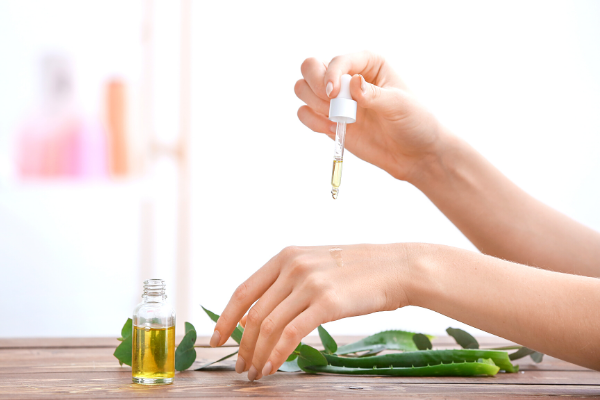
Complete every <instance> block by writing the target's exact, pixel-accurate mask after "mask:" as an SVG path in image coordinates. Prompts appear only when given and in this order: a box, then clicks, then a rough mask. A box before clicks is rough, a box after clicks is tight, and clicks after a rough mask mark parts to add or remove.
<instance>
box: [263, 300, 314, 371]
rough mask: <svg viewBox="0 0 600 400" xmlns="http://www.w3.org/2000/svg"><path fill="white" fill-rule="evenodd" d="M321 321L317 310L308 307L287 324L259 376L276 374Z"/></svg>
mask: <svg viewBox="0 0 600 400" xmlns="http://www.w3.org/2000/svg"><path fill="white" fill-rule="evenodd" d="M323 320H324V318H323V316H322V312H321V310H320V309H319V308H317V307H309V308H307V309H306V310H305V311H304V312H303V313H301V314H300V315H298V316H297V317H296V318H294V320H292V322H290V323H289V324H287V326H286V327H285V329H284V330H283V332H282V333H281V336H280V338H279V341H278V342H277V344H276V345H275V347H274V348H273V350H272V351H271V353H270V355H269V357H268V360H267V361H266V363H265V366H264V367H263V369H262V371H261V374H262V375H263V376H267V375H271V374H274V373H275V372H277V370H278V369H279V368H280V367H281V366H282V365H283V363H284V362H285V360H286V359H287V358H288V357H289V356H290V354H292V352H293V351H294V350H295V349H296V347H298V344H299V343H300V341H302V339H304V338H305V337H306V336H308V335H309V334H310V333H311V332H312V331H314V330H315V329H316V328H317V327H318V326H319V325H320V324H321V323H323V322H324V321H323ZM257 351H258V346H257ZM257 354H258V353H257ZM269 363H270V365H269Z"/></svg>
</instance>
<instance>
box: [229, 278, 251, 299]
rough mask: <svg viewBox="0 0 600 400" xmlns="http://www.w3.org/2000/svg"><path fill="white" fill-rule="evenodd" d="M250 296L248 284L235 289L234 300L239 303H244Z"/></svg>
mask: <svg viewBox="0 0 600 400" xmlns="http://www.w3.org/2000/svg"><path fill="white" fill-rule="evenodd" d="M247 295H248V284H247V283H246V282H244V283H242V284H241V285H240V286H238V287H237V289H235V292H233V299H234V300H235V301H238V302H242V301H244V300H245V299H246V296H247Z"/></svg>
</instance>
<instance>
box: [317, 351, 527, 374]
mask: <svg viewBox="0 0 600 400" xmlns="http://www.w3.org/2000/svg"><path fill="white" fill-rule="evenodd" d="M480 358H482V359H491V360H492V361H494V364H495V365H496V366H498V367H499V368H500V369H503V370H505V371H506V372H517V371H518V370H519V367H518V366H516V365H512V364H511V362H510V360H509V358H508V353H507V352H505V351H496V350H478V349H461V350H419V351H407V352H403V353H392V354H384V355H382V356H373V357H339V356H337V355H330V354H325V359H326V360H327V362H328V363H329V364H330V365H333V366H338V367H348V368H373V367H377V368H387V367H390V366H393V367H394V368H396V367H400V368H408V367H425V366H428V365H432V366H433V365H437V364H451V363H464V362H477V360H479V359H480Z"/></svg>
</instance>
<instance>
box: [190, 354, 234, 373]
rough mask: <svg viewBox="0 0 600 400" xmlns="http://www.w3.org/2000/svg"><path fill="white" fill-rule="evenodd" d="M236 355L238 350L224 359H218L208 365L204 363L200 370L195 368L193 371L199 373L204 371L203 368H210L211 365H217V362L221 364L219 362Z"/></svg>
mask: <svg viewBox="0 0 600 400" xmlns="http://www.w3.org/2000/svg"><path fill="white" fill-rule="evenodd" d="M237 353H238V350H236V351H234V352H233V353H231V354H227V355H226V356H225V357H222V358H219V359H218V360H217V361H211V362H208V363H206V364H204V365H202V366H201V367H200V368H196V369H195V370H194V371H200V370H201V369H204V368H206V367H210V366H211V365H213V364H216V363H219V362H221V361H225V360H227V359H228V358H231V357H233V356H235V355H236V354H237Z"/></svg>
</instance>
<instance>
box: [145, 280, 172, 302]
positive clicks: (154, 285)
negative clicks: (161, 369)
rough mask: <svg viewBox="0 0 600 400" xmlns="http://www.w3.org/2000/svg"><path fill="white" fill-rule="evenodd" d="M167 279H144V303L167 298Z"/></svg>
mask: <svg viewBox="0 0 600 400" xmlns="http://www.w3.org/2000/svg"><path fill="white" fill-rule="evenodd" d="M165 286H166V285H165V281H163V280H162V279H148V280H147V281H144V294H142V298H143V299H144V303H159V302H162V301H165V300H166V299H167V295H166V294H165Z"/></svg>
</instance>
